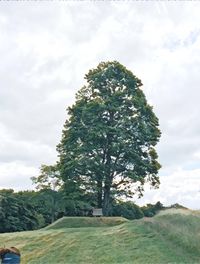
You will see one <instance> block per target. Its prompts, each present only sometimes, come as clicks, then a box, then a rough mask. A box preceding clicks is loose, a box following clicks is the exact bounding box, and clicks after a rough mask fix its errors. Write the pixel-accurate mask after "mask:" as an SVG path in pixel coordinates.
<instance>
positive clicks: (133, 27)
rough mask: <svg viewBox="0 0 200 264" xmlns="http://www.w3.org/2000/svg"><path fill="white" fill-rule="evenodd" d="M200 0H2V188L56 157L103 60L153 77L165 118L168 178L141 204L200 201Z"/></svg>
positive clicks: (152, 91) (23, 183) (162, 146)
mask: <svg viewBox="0 0 200 264" xmlns="http://www.w3.org/2000/svg"><path fill="white" fill-rule="evenodd" d="M199 13H200V2H198V1H194V2H187V1H186V2H182V1H180V2H178V1H166V2H165V1H141V2H140V1H72V2H70V1H66V2H59V1H52V2H51V1H41V2H40V1H27V2H26V1H21V2H20V1H16V2H13V1H1V2H0V188H14V189H15V190H25V189H30V188H33V185H32V183H31V180H30V177H31V176H36V175H38V173H39V168H40V166H41V164H54V163H55V162H56V160H57V153H56V145H57V144H58V143H59V141H60V139H61V131H62V127H63V124H64V122H65V120H66V108H67V106H69V105H71V104H72V103H73V102H74V98H75V93H76V92H77V91H78V90H79V89H80V88H81V87H82V86H83V84H84V83H85V81H84V75H85V74H86V73H87V72H88V70H89V69H91V68H94V67H96V66H97V65H98V64H99V62H101V61H108V60H109V61H111V60H118V61H119V62H120V63H122V64H123V65H124V66H126V67H127V68H128V69H129V70H131V71H132V72H133V73H134V74H135V75H136V76H137V77H138V78H140V79H141V80H142V82H143V84H144V86H143V90H144V93H145V94H146V96H147V99H148V102H149V103H150V104H151V105H153V107H154V111H155V113H156V115H157V116H158V118H159V120H160V129H161V131H162V137H161V140H160V143H159V144H158V145H157V151H158V154H159V161H160V163H161V164H162V169H161V170H160V173H159V175H160V179H161V186H160V189H159V190H156V191H154V190H150V189H148V188H147V190H146V193H145V196H144V198H143V199H142V200H141V201H139V202H138V203H140V204H142V203H154V202H157V201H158V200H159V201H161V202H162V203H164V204H165V205H170V204H173V203H181V204H183V205H185V206H187V207H190V208H195V209H197V208H198V209H200V205H199V204H200V117H199V115H200V107H199V100H200V89H199V88H200V16H199Z"/></svg>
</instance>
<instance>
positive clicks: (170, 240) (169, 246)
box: [0, 209, 200, 264]
mask: <svg viewBox="0 0 200 264" xmlns="http://www.w3.org/2000/svg"><path fill="white" fill-rule="evenodd" d="M4 245H5V246H16V247H18V248H19V249H20V250H21V253H22V264H27V263H28V264H33V263H34V264H36V263H37V264H61V263H62V264H68V263H73V264H78V263H85V264H86V263H87V264H90V263H91V264H92V263H95V264H98V263H99V264H100V263H101V264H102V263H109V264H115V263H116V264H117V263H123V264H129V263H130V264H131V263H144V264H146V263H154V264H155V263H158V264H161V263H162V264H164V263H187V264H189V263H200V213H199V212H194V211H190V210H182V209H181V210H178V209H173V210H166V211H163V212H161V213H159V214H158V215H157V216H155V217H153V218H144V219H141V220H134V221H128V220H126V219H124V218H118V217H117V218H115V217H114V218H113V217H110V218H85V217H83V218H82V217H81V218H76V217H69V218H68V217H65V218H62V219H60V220H58V221H57V222H55V223H54V224H52V225H50V226H49V227H47V228H44V229H41V230H37V231H30V232H18V233H7V234H1V235H0V246H4Z"/></svg>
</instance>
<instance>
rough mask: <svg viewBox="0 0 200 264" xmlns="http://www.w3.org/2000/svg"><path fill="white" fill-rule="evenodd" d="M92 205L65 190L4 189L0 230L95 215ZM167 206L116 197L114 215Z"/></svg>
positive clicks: (137, 214) (139, 215)
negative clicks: (15, 190)
mask: <svg viewBox="0 0 200 264" xmlns="http://www.w3.org/2000/svg"><path fill="white" fill-rule="evenodd" d="M88 199H89V198H88ZM177 206H178V205H176V207H177ZM92 207H93V206H92V204H90V203H89V202H88V201H87V199H86V200H82V201H78V200H67V198H66V197H65V194H64V192H62V191H54V190H51V189H43V190H40V191H20V192H14V191H13V190H12V189H5V190H0V232H1V233H4V232H15V231H24V230H35V229H39V228H42V227H44V226H47V225H49V224H50V223H52V222H54V221H55V220H57V219H59V218H61V217H63V216H91V210H92ZM172 207H173V206H172ZM164 208H165V207H164V206H163V205H162V204H161V203H160V202H157V203H156V204H147V205H146V206H143V207H139V206H138V205H136V204H135V203H133V202H131V201H127V202H123V201H113V205H112V211H111V212H110V216H123V217H125V218H128V219H139V218H142V217H144V216H145V217H152V216H154V215H155V214H156V213H157V212H158V211H159V210H162V209H164Z"/></svg>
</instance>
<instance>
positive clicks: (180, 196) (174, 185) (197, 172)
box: [136, 168, 200, 209]
mask: <svg viewBox="0 0 200 264" xmlns="http://www.w3.org/2000/svg"><path fill="white" fill-rule="evenodd" d="M199 178H200V169H194V170H183V169H181V168H179V169H177V170H175V172H173V173H172V174H171V175H166V176H161V177H160V180H161V184H160V188H159V189H156V190H155V189H150V187H149V186H146V191H145V194H144V197H143V198H141V199H139V200H136V202H137V203H138V204H140V205H144V204H147V203H156V202H158V201H160V202H161V203H163V204H164V205H165V206H169V205H172V204H175V203H179V204H181V205H184V206H186V207H188V208H192V209H200V205H199V200H200V180H199Z"/></svg>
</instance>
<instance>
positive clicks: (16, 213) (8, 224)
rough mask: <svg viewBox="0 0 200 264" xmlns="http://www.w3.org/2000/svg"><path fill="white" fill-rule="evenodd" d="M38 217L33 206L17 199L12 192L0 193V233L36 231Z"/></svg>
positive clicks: (4, 191)
mask: <svg viewBox="0 0 200 264" xmlns="http://www.w3.org/2000/svg"><path fill="white" fill-rule="evenodd" d="M38 217H39V216H38V215H37V213H36V212H35V211H34V208H33V206H32V205H31V204H30V203H28V202H25V201H23V199H19V198H17V197H16V195H15V194H14V192H13V190H12V191H10V190H8V191H7V190H3V191H0V232H14V231H22V230H33V229H36V228H37V227H38Z"/></svg>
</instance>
